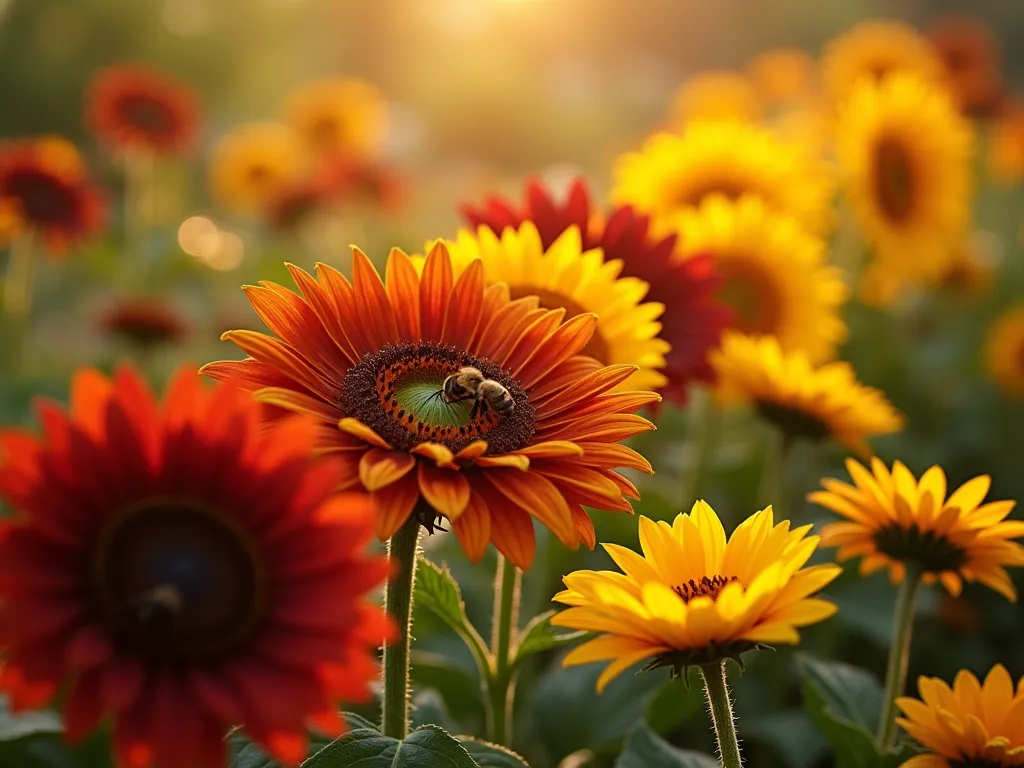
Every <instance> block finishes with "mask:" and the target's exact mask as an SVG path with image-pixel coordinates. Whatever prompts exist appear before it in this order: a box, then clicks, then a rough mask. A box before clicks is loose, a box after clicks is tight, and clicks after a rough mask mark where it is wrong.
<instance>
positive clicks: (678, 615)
mask: <svg viewBox="0 0 1024 768" xmlns="http://www.w3.org/2000/svg"><path fill="white" fill-rule="evenodd" d="M810 528H811V526H809V525H806V526H803V527H801V528H795V529H793V530H790V523H789V521H788V520H783V521H782V522H780V523H779V524H778V525H776V524H775V519H774V514H773V512H772V508H771V507H768V508H767V509H764V510H761V511H760V512H758V513H756V514H754V515H752V516H751V517H750V518H748V519H747V520H745V521H744V522H742V523H740V524H739V526H738V527H737V528H736V530H735V531H734V532H733V534H732V536H731V537H730V538H729V539H728V541H726V537H725V530H724V529H723V528H722V523H721V521H720V520H719V519H718V515H716V514H715V511H714V510H713V509H711V507H710V506H708V505H707V504H706V503H705V502H703V501H698V502H697V503H696V504H694V505H693V508H692V509H691V510H690V513H689V514H685V515H683V514H681V515H679V516H677V517H676V519H675V521H674V522H673V523H672V525H669V524H668V523H666V522H655V521H653V520H649V519H648V518H646V517H641V518H640V546H641V548H642V550H643V556H642V557H641V556H640V555H639V554H637V553H635V552H633V551H631V550H629V549H626V548H625V547H620V546H618V545H617V544H604V545H603V546H604V549H605V551H606V552H607V553H608V554H609V555H610V556H611V558H612V560H614V561H615V564H616V565H618V566H619V568H621V569H622V571H623V573H617V572H615V571H576V572H574V573H570V574H569V575H568V576H566V577H565V579H564V582H565V586H566V589H565V590H563V591H562V592H559V593H558V594H557V595H555V597H554V600H555V601H557V602H559V603H562V604H564V605H567V606H570V607H569V608H567V609H566V610H563V611H561V612H560V613H557V614H555V616H554V617H553V618H552V619H551V623H552V624H554V625H556V626H560V627H571V628H572V629H580V630H584V631H587V632H597V633H599V636H598V637H596V638H593V639H592V640H588V641H587V642H585V643H583V644H582V645H580V646H579V647H578V648H575V649H574V650H573V651H571V652H570V653H569V654H568V655H567V656H566V657H565V660H564V662H563V663H564V664H565V665H566V666H572V665H576V664H587V663H589V662H593V661H611V662H612V663H611V664H609V665H608V667H607V668H606V669H605V670H604V671H603V672H602V673H601V676H600V677H599V678H598V681H597V689H598V691H601V690H603V689H604V687H605V686H606V685H607V684H608V683H609V682H610V681H611V680H612V679H614V678H615V677H617V676H618V675H619V674H621V673H622V672H623V671H624V670H625V669H626V668H627V667H630V666H632V665H633V664H636V663H637V662H640V661H644V660H650V661H651V664H650V665H649V666H651V667H654V666H672V667H674V668H675V669H676V670H681V669H682V668H684V667H686V666H688V665H691V664H709V663H713V662H715V661H717V660H719V659H723V658H726V657H736V656H738V655H739V654H740V653H743V652H744V651H747V650H750V649H753V648H755V647H757V646H758V645H759V644H761V643H797V642H799V635H798V634H797V627H802V626H806V625H808V624H815V623H817V622H819V621H822V620H823V619H826V618H828V617H829V616H831V615H832V614H833V613H835V611H836V608H835V606H834V605H832V604H831V603H828V602H826V601H824V600H820V599H818V598H814V597H811V595H813V594H814V593H816V592H818V591H819V590H821V589H822V588H823V587H825V586H826V585H827V584H828V583H829V582H831V581H832V580H833V579H834V578H835V577H836V576H838V575H839V573H840V572H841V569H840V568H839V567H838V566H836V565H832V564H829V565H815V566H811V567H806V568H805V567H804V566H805V565H806V563H807V560H808V559H809V558H810V557H811V555H812V554H813V553H814V550H815V548H816V547H817V545H818V537H817V536H810V537H809V536H807V532H808V531H809V530H810Z"/></svg>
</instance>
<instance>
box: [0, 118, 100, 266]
mask: <svg viewBox="0 0 1024 768" xmlns="http://www.w3.org/2000/svg"><path fill="white" fill-rule="evenodd" d="M105 208H106V206H105V201H104V198H103V196H102V194H101V192H100V190H99V189H98V188H97V187H96V186H95V185H94V184H93V183H92V181H91V180H90V179H89V178H88V176H87V175H86V170H85V164H84V163H83V162H82V159H81V157H80V156H79V154H78V152H77V150H75V148H74V146H73V145H72V144H70V143H69V142H67V141H65V140H64V139H59V138H57V137H43V138H38V139H27V140H23V141H18V142H13V143H10V144H6V145H2V146H0V214H2V218H3V219H4V222H3V225H2V226H0V234H3V235H4V237H5V239H10V238H12V237H16V236H17V235H19V234H22V233H26V234H32V235H33V236H35V237H38V238H39V240H40V241H41V242H42V244H43V246H44V247H45V248H46V249H47V251H48V252H49V253H51V254H55V255H60V254H62V253H63V252H64V251H65V250H66V249H67V248H69V247H71V246H73V245H76V244H78V243H80V242H82V241H84V240H87V239H89V238H91V237H93V236H95V235H96V234H97V233H98V232H99V231H100V229H101V228H102V226H103V218H104V214H105Z"/></svg>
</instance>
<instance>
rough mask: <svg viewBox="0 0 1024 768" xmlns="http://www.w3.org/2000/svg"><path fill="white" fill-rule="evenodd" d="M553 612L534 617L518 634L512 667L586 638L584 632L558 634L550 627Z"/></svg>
mask: <svg viewBox="0 0 1024 768" xmlns="http://www.w3.org/2000/svg"><path fill="white" fill-rule="evenodd" d="M554 615H555V612H554V611H548V612H546V613H542V614H540V615H539V616H534V617H533V618H532V619H530V621H529V623H528V624H527V625H526V626H525V627H523V630H522V632H520V633H519V642H518V644H517V645H516V650H515V653H514V655H513V659H512V666H513V667H515V666H518V665H519V664H520V663H521V662H522V661H523V659H525V658H526V657H527V656H530V655H531V654H534V653H541V652H542V651H550V650H552V649H553V648H561V647H563V646H565V645H571V644H572V643H575V642H576V641H577V640H579V639H581V638H583V637H586V635H587V633H586V632H558V631H557V630H556V629H555V627H553V626H552V625H551V617H552V616H554Z"/></svg>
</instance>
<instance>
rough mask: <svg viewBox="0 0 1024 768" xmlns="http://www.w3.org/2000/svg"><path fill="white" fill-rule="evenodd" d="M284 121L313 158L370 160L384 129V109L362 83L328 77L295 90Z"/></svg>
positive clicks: (376, 93)
mask: <svg viewBox="0 0 1024 768" xmlns="http://www.w3.org/2000/svg"><path fill="white" fill-rule="evenodd" d="M285 120H286V122H287V123H288V124H289V125H290V126H292V128H293V129H294V130H295V132H296V134H297V135H298V136H299V137H300V138H301V139H302V141H303V142H304V143H305V145H306V146H307V147H308V148H309V149H311V150H312V151H313V152H315V153H317V154H343V155H357V156H372V155H374V154H375V153H376V152H377V150H378V149H379V147H380V144H381V142H382V140H383V138H384V133H385V130H386V128H387V105H386V104H385V102H384V99H383V97H382V96H381V94H380V92H379V91H378V90H377V89H376V88H375V87H374V86H373V85H372V84H370V83H368V82H366V81H364V80H356V79H352V78H342V77H329V78H326V79H323V80H316V81H314V82H311V83H307V84H306V85H304V86H302V87H301V88H298V89H297V90H295V91H294V92H293V93H292V94H291V95H290V96H289V97H288V101H287V103H286V104H285Z"/></svg>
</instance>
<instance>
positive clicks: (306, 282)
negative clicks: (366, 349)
mask: <svg viewBox="0 0 1024 768" xmlns="http://www.w3.org/2000/svg"><path fill="white" fill-rule="evenodd" d="M285 268H287V270H288V272H289V273H290V274H291V276H292V280H294V281H295V285H297V286H298V288H299V291H301V292H302V297H303V298H304V299H305V300H306V302H307V303H308V304H309V307H310V309H311V310H312V311H313V314H315V315H316V316H317V317H318V318H320V323H321V324H322V325H323V327H324V329H325V330H326V331H327V334H328V335H329V336H330V337H331V341H332V342H334V345H335V346H336V347H337V348H338V351H339V352H341V354H342V356H343V357H345V359H346V360H347V361H348V364H349V365H355V364H356V363H357V362H359V358H360V355H359V354H358V353H357V352H356V350H355V347H353V346H352V342H350V341H349V339H348V336H347V335H346V333H345V329H344V328H342V326H341V315H340V314H339V312H338V306H337V304H336V303H335V300H334V297H333V296H331V294H330V293H328V292H327V291H326V290H325V289H324V287H323V286H322V285H320V283H318V282H317V281H316V280H315V279H314V278H313V276H312V275H310V274H309V273H308V272H306V271H305V270H303V269H300V268H299V267H297V266H295V265H294V264H285Z"/></svg>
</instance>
